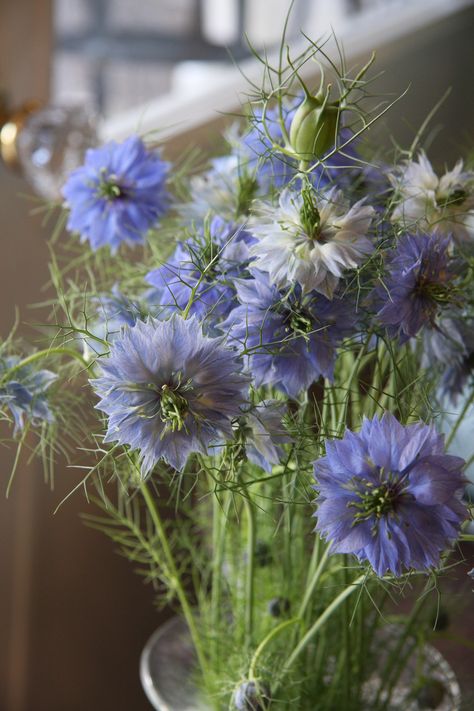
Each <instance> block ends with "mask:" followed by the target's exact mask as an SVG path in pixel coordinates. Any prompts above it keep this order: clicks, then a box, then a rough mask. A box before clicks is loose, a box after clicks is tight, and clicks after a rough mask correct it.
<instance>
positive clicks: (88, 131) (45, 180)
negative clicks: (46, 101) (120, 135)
mask: <svg viewBox="0 0 474 711" xmlns="http://www.w3.org/2000/svg"><path fill="white" fill-rule="evenodd" d="M96 144H97V133H96V128H95V120H94V117H93V115H92V114H91V113H90V112H88V111H87V110H85V109H84V108H81V107H64V106H47V107H45V108H43V109H40V110H39V111H34V112H32V113H30V114H29V115H28V117H27V118H26V120H25V122H24V124H23V126H22V128H21V130H20V131H19V132H18V136H17V138H16V151H17V154H18V161H19V163H20V166H21V169H22V171H23V173H24V175H25V177H26V179H27V180H28V182H29V183H30V184H31V186H32V187H33V188H34V190H35V192H36V193H37V194H38V195H40V196H41V197H44V198H46V199H47V200H53V201H55V200H59V199H60V198H61V193H60V190H61V186H62V185H63V183H64V181H65V179H66V176H67V174H68V173H69V172H70V171H71V170H74V168H77V167H78V166H79V165H81V164H82V162H83V159H84V153H85V151H86V150H87V148H91V147H92V146H95V145H96Z"/></svg>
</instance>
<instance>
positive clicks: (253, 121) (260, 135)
mask: <svg viewBox="0 0 474 711" xmlns="http://www.w3.org/2000/svg"><path fill="white" fill-rule="evenodd" d="M300 102H301V98H298V99H297V100H296V102H292V104H290V105H288V106H286V105H283V106H282V107H281V116H280V109H279V108H278V107H274V108H270V109H267V110H266V111H265V112H264V111H263V109H261V108H258V107H257V108H254V109H253V111H252V115H251V116H250V119H249V124H250V125H249V128H248V130H247V131H246V132H245V133H244V134H243V135H242V136H240V137H233V136H231V137H230V142H231V144H233V154H234V155H236V156H237V157H238V160H239V165H241V166H242V167H244V168H245V169H246V170H248V171H249V172H250V173H251V174H253V175H255V177H256V178H257V180H258V182H259V184H260V185H262V186H264V187H263V192H265V193H268V192H269V190H270V189H271V188H272V187H275V188H281V187H283V186H284V185H287V184H288V183H289V182H290V180H292V178H294V177H295V175H296V173H297V169H298V166H297V163H296V161H294V160H293V159H292V158H290V157H289V156H285V155H283V154H282V153H278V151H277V150H275V148H274V147H273V146H272V142H273V143H274V144H276V145H277V146H284V144H285V137H284V135H283V130H282V125H281V122H283V124H284V126H285V129H286V132H287V133H288V132H289V130H290V125H291V121H292V119H293V116H294V114H295V111H296V109H297V106H298V104H299V103H300Z"/></svg>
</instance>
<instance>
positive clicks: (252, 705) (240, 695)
mask: <svg viewBox="0 0 474 711" xmlns="http://www.w3.org/2000/svg"><path fill="white" fill-rule="evenodd" d="M270 702H271V690H270V687H269V685H268V684H267V683H266V682H265V681H244V682H242V684H240V685H239V686H238V687H237V689H236V690H235V693H234V706H235V708H236V709H237V711H267V709H269V708H270Z"/></svg>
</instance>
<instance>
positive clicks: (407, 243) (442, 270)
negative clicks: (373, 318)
mask: <svg viewBox="0 0 474 711" xmlns="http://www.w3.org/2000/svg"><path fill="white" fill-rule="evenodd" d="M449 246H450V239H449V238H444V237H438V236H436V235H426V234H417V235H405V236H403V237H401V238H400V241H399V243H398V244H397V246H396V247H395V249H394V250H392V252H391V253H390V254H389V256H388V259H387V264H386V275H385V276H384V277H383V281H382V283H381V284H380V285H379V286H377V287H376V289H375V298H376V301H377V302H378V306H379V311H378V314H377V316H378V319H379V321H380V323H381V324H383V325H384V326H386V327H387V331H388V333H389V335H390V336H391V337H396V336H398V337H399V339H400V341H401V342H405V341H407V340H408V339H409V338H411V337H413V336H416V334H417V333H418V332H419V331H420V330H421V329H422V328H423V326H432V325H433V324H434V322H435V319H436V317H437V315H438V314H439V312H440V310H441V308H442V307H443V306H446V305H447V304H449V303H450V302H451V301H452V300H453V282H454V280H455V278H456V275H455V273H454V271H453V264H452V262H451V260H450V254H449Z"/></svg>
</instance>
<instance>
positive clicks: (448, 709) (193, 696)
mask: <svg viewBox="0 0 474 711" xmlns="http://www.w3.org/2000/svg"><path fill="white" fill-rule="evenodd" d="M398 638H399V633H398V631H397V630H396V629H394V628H391V627H388V628H386V629H384V630H383V631H382V633H381V636H380V638H379V642H380V644H379V647H380V650H381V651H380V655H382V656H383V653H384V652H383V650H387V649H388V648H389V646H390V644H396V642H397V640H398ZM380 655H378V657H379V658H380ZM194 669H195V653H194V649H193V646H192V643H191V639H190V636H189V633H188V630H187V627H186V623H185V622H184V620H182V619H181V618H180V617H173V618H171V619H170V620H168V622H166V623H165V624H163V625H161V626H160V627H159V628H158V629H157V630H156V631H155V632H154V633H153V634H152V636H151V637H150V639H149V640H148V642H147V643H146V645H145V648H144V649H143V652H142V655H141V659H140V677H141V681H142V685H143V688H144V690H145V693H146V695H147V697H148V699H149V701H150V703H151V705H152V706H153V708H154V709H156V711H214V710H213V709H212V707H211V705H210V704H207V703H206V701H205V699H203V698H202V694H201V691H200V689H199V688H198V687H197V685H196V684H195V682H194V677H193V672H194ZM420 677H423V678H426V679H429V680H430V684H431V687H430V686H428V687H427V688H426V689H425V690H424V693H423V694H422V695H420V694H418V695H417V696H415V695H414V694H413V691H412V689H413V687H414V685H415V678H420ZM379 683H380V679H379V677H378V676H377V673H376V672H375V673H374V674H373V675H372V676H371V677H370V678H369V679H368V680H367V681H366V682H365V684H364V687H363V696H364V700H365V704H364V709H365V711H369V710H370V709H371V703H372V702H373V701H374V699H375V698H376V697H377V692H378V688H379ZM380 703H382V704H384V705H383V708H384V709H385V711H422V710H423V709H434V710H435V711H460V708H461V691H460V688H459V684H458V682H457V679H456V676H455V674H454V672H453V670H452V669H451V667H450V665H449V664H448V662H447V661H446V660H445V659H444V657H443V656H442V654H441V653H440V652H439V651H438V650H437V649H435V647H433V646H431V645H429V644H426V645H425V646H424V648H423V655H422V661H421V664H420V658H419V657H418V656H417V655H416V653H413V654H412V656H410V657H409V658H408V661H407V663H406V664H405V667H404V669H403V671H402V673H401V674H400V677H399V679H398V682H397V684H396V685H395V687H394V689H393V693H392V694H391V699H390V702H389V703H387V702H386V700H385V699H384V692H383V691H382V693H381V694H380V698H379V704H380ZM272 706H273V705H272ZM379 708H380V706H379ZM295 711H297V709H295Z"/></svg>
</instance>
